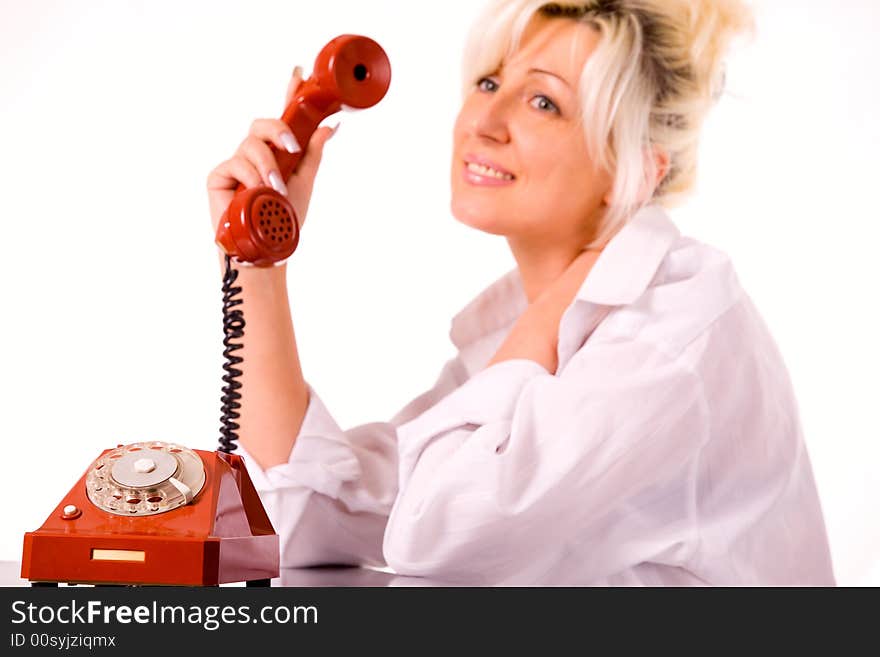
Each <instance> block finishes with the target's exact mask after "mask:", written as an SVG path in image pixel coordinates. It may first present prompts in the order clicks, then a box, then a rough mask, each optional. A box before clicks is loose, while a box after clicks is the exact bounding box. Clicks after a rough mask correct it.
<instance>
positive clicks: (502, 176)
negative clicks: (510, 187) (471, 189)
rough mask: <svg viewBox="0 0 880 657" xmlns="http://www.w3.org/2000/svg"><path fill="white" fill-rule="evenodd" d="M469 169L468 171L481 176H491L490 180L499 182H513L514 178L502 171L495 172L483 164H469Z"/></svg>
mask: <svg viewBox="0 0 880 657" xmlns="http://www.w3.org/2000/svg"><path fill="white" fill-rule="evenodd" d="M467 168H468V171H473V172H474V173H478V174H480V175H481V176H489V177H490V178H498V179H499V180H513V176H512V175H510V174H509V173H501V172H500V171H495V169H492V168H490V167H484V166H483V165H482V164H476V163H475V162H468V164H467Z"/></svg>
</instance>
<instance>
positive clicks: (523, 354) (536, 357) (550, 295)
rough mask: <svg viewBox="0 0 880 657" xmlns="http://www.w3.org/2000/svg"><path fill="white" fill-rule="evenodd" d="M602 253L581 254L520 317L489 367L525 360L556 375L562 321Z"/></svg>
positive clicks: (588, 252) (584, 252)
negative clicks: (500, 363) (509, 361)
mask: <svg viewBox="0 0 880 657" xmlns="http://www.w3.org/2000/svg"><path fill="white" fill-rule="evenodd" d="M600 254H601V251H592V250H589V251H582V252H581V253H580V255H578V257H577V258H575V259H574V260H573V261H572V263H571V264H570V265H569V266H568V267H567V268H566V270H565V271H564V272H563V273H562V275H561V276H560V277H559V278H557V279H556V280H555V281H554V282H553V283H552V284H551V285H550V286H548V287H547V289H545V290H544V291H543V292H542V293H541V294H540V296H538V298H537V299H535V300H534V301H533V302H532V303H530V304H529V306H528V308H526V310H525V311H524V312H523V314H522V315H520V317H519V319H518V320H517V321H516V323H515V324H514V325H513V328H512V329H511V330H510V333H508V335H507V338H506V339H505V340H504V343H503V344H502V345H501V347H500V348H499V349H498V351H497V352H496V353H495V355H494V356H493V357H492V360H490V361H489V365H494V364H495V363H499V362H501V361H505V360H513V359H516V358H526V359H528V360H533V361H535V362H536V363H538V364H539V365H543V366H544V368H546V369H547V371H548V372H550V373H551V374H555V373H556V368H557V367H558V366H559V362H558V359H557V356H556V352H557V346H558V341H559V322H560V320H561V319H562V315H563V313H565V311H566V309H567V308H568V307H569V306H570V305H571V302H572V300H573V299H574V297H575V295H576V294H577V292H578V290H579V289H580V288H581V285H582V284H583V282H584V279H585V278H586V277H587V274H588V273H589V272H590V269H592V268H593V265H594V264H596V260H597V259H598V258H599V255H600ZM487 367H488V365H487Z"/></svg>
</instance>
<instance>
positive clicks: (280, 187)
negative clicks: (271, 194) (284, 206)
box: [269, 171, 287, 196]
mask: <svg viewBox="0 0 880 657" xmlns="http://www.w3.org/2000/svg"><path fill="white" fill-rule="evenodd" d="M269 182H270V183H272V187H274V188H275V191H276V192H278V193H279V194H284V196H287V187H286V186H285V185H284V181H283V180H281V174H280V173H278V172H277V171H270V172H269Z"/></svg>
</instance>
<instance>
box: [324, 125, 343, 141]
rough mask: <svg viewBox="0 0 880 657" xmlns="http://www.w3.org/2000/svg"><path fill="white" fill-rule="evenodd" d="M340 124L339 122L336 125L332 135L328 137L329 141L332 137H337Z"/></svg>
mask: <svg viewBox="0 0 880 657" xmlns="http://www.w3.org/2000/svg"><path fill="white" fill-rule="evenodd" d="M339 123H340V122H337V123H336V125H335V126H333V132H331V133H330V137H327V139H330V138H331V137H335V136H336V132H337V131H338V130H339Z"/></svg>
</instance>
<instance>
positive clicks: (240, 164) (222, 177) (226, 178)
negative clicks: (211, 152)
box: [208, 156, 263, 190]
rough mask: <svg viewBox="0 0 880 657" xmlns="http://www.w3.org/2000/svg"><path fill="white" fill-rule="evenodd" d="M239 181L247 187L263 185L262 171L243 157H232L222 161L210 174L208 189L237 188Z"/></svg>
mask: <svg viewBox="0 0 880 657" xmlns="http://www.w3.org/2000/svg"><path fill="white" fill-rule="evenodd" d="M239 183H244V186H245V187H259V186H260V185H262V184H263V183H262V180H261V179H260V172H259V171H257V169H256V167H254V166H253V165H252V164H251V163H250V162H248V161H247V160H246V159H244V158H242V157H237V156H236V157H231V158H230V159H228V160H226V161H225V162H221V163H220V164H219V165H218V166H217V167H215V168H214V170H213V171H211V173H209V174H208V189H209V190H214V189H235V188H236V187H238V185H239Z"/></svg>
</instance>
